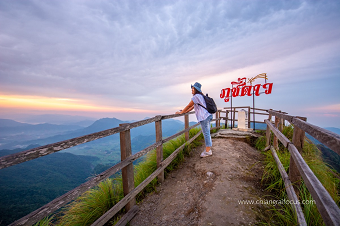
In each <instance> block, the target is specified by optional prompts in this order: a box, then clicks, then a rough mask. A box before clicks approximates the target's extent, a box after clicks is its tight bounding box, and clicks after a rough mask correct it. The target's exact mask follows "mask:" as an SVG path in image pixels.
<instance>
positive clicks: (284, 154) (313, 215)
mask: <svg viewBox="0 0 340 226" xmlns="http://www.w3.org/2000/svg"><path fill="white" fill-rule="evenodd" d="M293 130H294V128H293V127H292V126H286V127H284V129H283V132H282V133H283V134H284V135H285V136H286V137H287V138H288V139H290V140H291V139H292V137H293ZM265 141H266V138H265V137H260V138H259V139H258V140H257V142H256V148H257V149H259V150H263V149H264V148H265ZM262 153H263V154H264V155H265V160H264V164H265V169H264V173H263V175H262V184H263V185H264V186H265V187H266V190H267V191H269V192H271V193H272V194H273V197H272V198H274V199H277V200H284V199H286V200H288V197H287V194H286V191H285V187H284V182H283V180H282V178H281V174H280V172H279V170H278V168H277V166H276V162H275V160H274V158H273V157H272V154H271V151H266V152H262ZM277 155H278V157H279V159H280V161H281V163H282V165H283V167H284V168H285V170H286V171H289V162H290V153H289V151H288V150H287V149H286V148H284V147H283V146H282V144H281V145H279V150H278V151H277ZM302 157H303V158H304V160H305V161H306V163H307V164H308V166H309V167H310V169H311V170H312V171H313V173H314V174H315V175H316V177H317V178H318V179H319V180H320V182H321V183H322V184H323V186H324V187H325V188H326V190H327V191H328V192H329V194H330V195H331V197H332V198H333V199H334V201H335V202H336V203H337V204H338V205H339V200H340V197H339V193H338V192H339V190H338V189H339V188H338V187H337V185H338V184H339V179H338V178H339V176H338V175H336V174H335V173H334V172H333V171H332V170H331V169H330V168H329V167H328V166H327V164H326V163H325V162H324V161H323V160H322V157H321V153H320V151H319V149H318V148H317V147H316V146H315V145H314V144H313V143H312V142H310V141H309V140H307V139H306V140H305V143H304V149H303V153H302ZM298 190H299V195H298V196H299V200H300V203H301V207H302V209H303V212H304V215H305V219H306V222H307V224H308V225H324V222H323V220H322V217H321V215H320V213H319V212H318V209H317V207H316V205H315V202H313V198H312V196H311V194H310V193H309V191H308V189H307V187H306V185H305V184H304V183H303V181H301V185H300V186H299V188H298ZM303 202H304V203H307V204H302V203H303ZM269 212H270V214H269V215H270V217H267V219H262V220H263V222H262V224H264V225H273V222H275V224H277V225H297V221H296V217H295V213H294V211H293V209H292V207H291V205H290V204H289V203H287V204H282V205H276V206H271V207H270V209H269Z"/></svg>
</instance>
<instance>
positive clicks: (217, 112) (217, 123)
mask: <svg viewBox="0 0 340 226" xmlns="http://www.w3.org/2000/svg"><path fill="white" fill-rule="evenodd" d="M218 114H219V111H216V113H215V117H216V127H219V126H220V125H219V124H220V123H219V121H218V120H219V118H220V117H219V115H218Z"/></svg>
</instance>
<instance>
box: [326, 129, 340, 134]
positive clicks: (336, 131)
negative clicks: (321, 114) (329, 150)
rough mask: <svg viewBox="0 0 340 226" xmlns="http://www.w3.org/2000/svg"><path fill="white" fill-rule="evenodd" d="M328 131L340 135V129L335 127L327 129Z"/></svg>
mask: <svg viewBox="0 0 340 226" xmlns="http://www.w3.org/2000/svg"><path fill="white" fill-rule="evenodd" d="M325 129H326V130H329V131H331V132H333V133H336V134H339V135H340V129H339V128H335V127H326V128H325Z"/></svg>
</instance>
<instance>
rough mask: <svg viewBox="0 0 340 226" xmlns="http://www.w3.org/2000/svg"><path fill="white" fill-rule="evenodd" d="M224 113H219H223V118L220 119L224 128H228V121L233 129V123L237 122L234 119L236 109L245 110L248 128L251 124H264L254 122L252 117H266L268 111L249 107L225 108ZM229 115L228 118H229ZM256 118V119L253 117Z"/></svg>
mask: <svg viewBox="0 0 340 226" xmlns="http://www.w3.org/2000/svg"><path fill="white" fill-rule="evenodd" d="M224 109H225V110H224V111H221V112H223V113H225V117H221V119H223V120H224V121H225V125H226V128H228V127H229V121H230V128H234V127H235V122H238V119H236V113H238V109H246V110H247V113H248V128H251V123H253V125H255V123H264V122H263V121H256V119H255V120H254V115H262V116H263V115H265V116H268V115H269V113H268V110H266V109H261V108H252V107H250V106H245V107H232V108H231V107H225V108H224ZM229 113H230V116H229ZM255 118H256V117H255ZM251 119H252V120H251Z"/></svg>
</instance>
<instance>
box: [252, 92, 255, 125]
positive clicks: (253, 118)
mask: <svg viewBox="0 0 340 226" xmlns="http://www.w3.org/2000/svg"><path fill="white" fill-rule="evenodd" d="M252 87H253V120H254V122H253V123H254V131H255V93H254V90H255V89H254V87H255V86H252Z"/></svg>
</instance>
